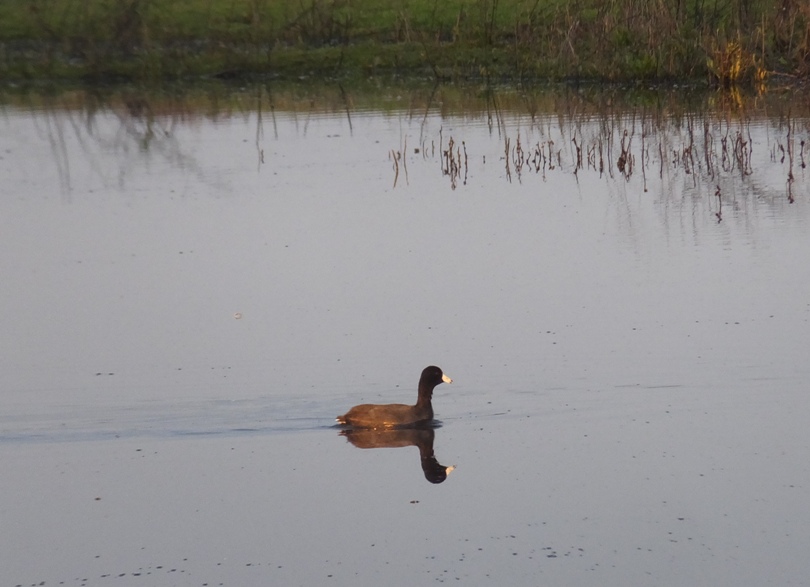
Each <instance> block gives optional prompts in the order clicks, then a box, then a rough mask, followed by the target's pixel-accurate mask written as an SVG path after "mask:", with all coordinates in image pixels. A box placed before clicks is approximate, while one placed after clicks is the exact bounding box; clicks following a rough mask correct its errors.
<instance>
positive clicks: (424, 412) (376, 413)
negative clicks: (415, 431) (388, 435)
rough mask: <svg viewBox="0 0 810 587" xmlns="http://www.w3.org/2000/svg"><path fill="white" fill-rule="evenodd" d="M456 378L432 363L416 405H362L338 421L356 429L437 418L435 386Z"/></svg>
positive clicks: (401, 425) (407, 424) (421, 380)
mask: <svg viewBox="0 0 810 587" xmlns="http://www.w3.org/2000/svg"><path fill="white" fill-rule="evenodd" d="M452 382H453V380H452V379H450V378H449V377H448V376H447V375H445V374H444V373H443V372H442V370H441V369H439V368H438V367H436V366H433V365H431V366H430V367H425V369H424V370H423V371H422V376H421V377H420V378H419V396H418V397H417V399H416V405H413V406H409V405H406V404H361V405H359V406H354V407H353V408H352V409H351V410H349V411H348V412H346V413H345V414H343V415H342V416H338V417H337V418H336V419H337V422H338V424H345V425H348V426H353V427H355V428H408V427H413V426H419V425H422V424H425V423H427V422H430V421H431V420H433V404H432V403H431V399H432V398H433V389H434V388H435V387H436V386H437V385H439V384H440V383H452Z"/></svg>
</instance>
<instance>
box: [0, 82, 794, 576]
mask: <svg viewBox="0 0 810 587" xmlns="http://www.w3.org/2000/svg"><path fill="white" fill-rule="evenodd" d="M330 91H331V92H332V94H330V96H331V98H328V99H324V98H323V96H322V95H318V94H317V93H316V94H311V93H308V92H307V91H306V89H300V88H294V89H292V90H288V91H286V92H281V91H277V92H275V93H273V92H270V91H268V89H267V88H249V89H246V90H240V91H234V92H232V93H228V94H227V95H225V96H222V95H220V94H217V95H207V94H206V93H205V92H201V94H202V96H201V95H199V94H194V95H192V96H176V95H169V94H161V95H158V96H153V95H142V94H140V93H138V92H135V91H134V90H130V91H129V92H126V91H124V92H121V93H112V94H110V95H105V96H103V97H102V98H99V97H98V95H97V94H95V93H92V92H89V93H87V94H84V93H82V92H73V93H66V94H64V95H61V96H56V97H54V96H49V97H41V96H32V95H26V96H24V97H23V98H19V97H18V98H14V99H11V98H8V97H6V98H5V99H4V106H3V108H2V113H1V114H0V270H2V275H3V286H2V288H0V315H2V332H3V334H2V336H1V337H0V345H1V346H0V465H2V470H3V474H2V475H1V476H0V519H1V520H2V527H3V532H2V533H0V569H2V570H0V579H2V584H3V585H12V586H15V585H35V584H36V585H39V584H45V585H99V586H103V585H116V586H121V585H257V584H269V585H380V584H385V585H393V586H398V585H401V586H410V585H427V584H434V583H461V584H467V585H490V584H491V585H539V584H543V585H582V586H591V585H592V586H600V587H605V586H617V587H618V586H627V585H679V586H680V585H683V586H695V585H707V586H708V585H712V586H723V585H728V586H738V585H780V586H783V585H808V584H810V580H809V579H808V577H810V561H809V560H808V557H807V551H808V548H810V530H809V528H810V509H808V507H807V504H808V500H810V464H809V463H810V458H808V457H810V426H808V422H810V393H808V391H810V390H809V389H808V382H810V363H809V362H808V349H810V293H808V292H810V264H808V259H809V258H810V212H809V211H808V210H809V209H810V171H808V169H807V168H806V165H805V161H808V160H810V146H809V145H810V116H808V113H807V112H808V110H810V109H808V107H807V104H806V99H804V102H802V100H800V99H799V98H797V97H796V96H790V95H776V96H766V97H759V98H751V99H742V98H739V96H731V97H729V96H724V95H721V94H708V95H700V96H699V97H697V98H693V97H691V98H690V96H692V94H690V93H688V92H686V93H685V92H679V93H678V92H661V93H652V94H651V96H650V95H648V96H646V97H645V98H644V99H643V100H642V99H638V98H633V97H629V98H628V97H626V96H625V97H622V96H617V95H616V94H615V92H614V93H611V92H612V90H609V89H607V90H604V91H601V92H600V91H597V90H590V91H588V92H577V91H572V90H564V89H559V90H554V91H550V92H544V93H539V94H528V93H521V92H517V91H512V90H506V89H504V90H499V91H491V90H489V91H487V90H482V89H480V88H462V89H460V90H459V89H452V88H444V89H441V88H440V89H438V90H432V89H431V90H420V91H414V92H409V91H408V90H407V89H403V88H401V87H397V88H391V89H387V88H383V89H381V90H378V91H377V92H376V93H374V97H373V99H371V98H366V97H364V96H363V95H355V94H353V93H352V92H351V91H348V92H347V91H344V90H343V89H342V88H340V89H339V90H338V89H334V88H333V89H331V90H330ZM451 139H452V144H453V147H452V151H451V150H450V149H449V145H450V141H451ZM577 149H579V152H578V150H577ZM429 364H437V365H439V366H441V367H442V368H443V369H444V370H445V372H446V373H448V374H449V375H450V376H451V377H452V378H453V379H454V383H453V384H452V385H441V386H440V387H438V388H437V389H436V393H435V395H434V401H433V405H434V409H435V411H436V415H437V418H438V419H440V420H441V422H442V426H441V427H439V428H438V429H436V430H435V431H433V432H431V433H426V434H415V435H413V436H409V435H408V434H406V435H404V436H400V437H390V436H385V435H382V436H381V437H380V438H369V437H365V438H354V439H352V440H353V442H354V444H353V442H349V441H348V439H347V438H346V437H344V436H341V435H340V434H339V432H340V430H339V429H337V428H335V427H334V426H333V423H334V417H335V416H336V415H338V414H342V413H344V412H345V411H346V410H347V409H348V408H349V407H350V406H352V405H354V404H359V403H365V402H375V403H388V402H411V401H414V400H415V395H416V391H415V390H416V384H417V380H418V377H419V373H420V372H421V370H422V368H423V367H425V366H427V365H429ZM375 443H377V444H383V445H385V444H386V443H387V444H388V445H389V446H398V447H391V448H366V447H368V446H369V445H371V444H375ZM355 444H356V445H357V446H355ZM431 451H432V452H433V453H435V462H437V463H441V465H442V467H445V466H451V465H453V466H455V467H456V469H455V470H454V471H452V473H451V474H450V475H449V476H448V477H447V479H446V480H444V481H443V482H441V483H436V482H429V479H428V478H426V477H430V475H429V474H428V471H427V469H426V470H423V466H425V462H426V459H429V457H430V456H431V454H432V452H431ZM431 462H432V461H431ZM433 481H437V479H435V478H434V479H433Z"/></svg>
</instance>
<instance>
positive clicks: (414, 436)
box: [340, 428, 455, 483]
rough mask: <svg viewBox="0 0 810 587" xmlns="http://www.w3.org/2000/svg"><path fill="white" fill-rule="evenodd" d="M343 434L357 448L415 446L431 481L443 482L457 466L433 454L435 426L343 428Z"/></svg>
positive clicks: (426, 475)
mask: <svg viewBox="0 0 810 587" xmlns="http://www.w3.org/2000/svg"><path fill="white" fill-rule="evenodd" d="M340 435H341V436H345V437H346V439H347V440H348V441H349V442H351V443H352V444H353V445H354V446H356V447H357V448H402V447H406V446H415V447H417V448H418V449H419V460H420V461H421V463H422V472H423V473H424V474H425V479H427V480H428V481H430V482H431V483H443V482H444V481H445V479H447V476H448V475H450V473H451V472H452V471H453V469H455V466H450V467H445V466H444V465H441V464H439V461H437V460H436V456H435V455H434V454H433V441H434V440H435V438H436V432H435V430H434V429H433V428H408V429H398V430H396V429H395V430H391V429H380V430H341V432H340Z"/></svg>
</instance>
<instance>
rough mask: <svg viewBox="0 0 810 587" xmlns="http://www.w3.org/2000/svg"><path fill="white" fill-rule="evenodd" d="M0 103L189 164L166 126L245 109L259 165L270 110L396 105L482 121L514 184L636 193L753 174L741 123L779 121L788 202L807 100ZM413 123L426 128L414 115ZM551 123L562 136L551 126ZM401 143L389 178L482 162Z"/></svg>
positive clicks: (62, 159) (570, 91)
mask: <svg viewBox="0 0 810 587" xmlns="http://www.w3.org/2000/svg"><path fill="white" fill-rule="evenodd" d="M0 103H6V104H11V105H16V106H22V107H24V108H31V109H34V110H41V111H43V112H45V113H55V112H60V111H61V112H63V113H65V114H66V115H68V116H69V117H71V118H74V119H76V120H77V121H79V122H77V123H75V124H71V125H69V126H70V128H72V129H79V130H81V129H93V128H95V127H96V124H94V122H93V119H94V117H95V116H98V115H105V114H109V113H114V115H115V117H117V118H118V119H119V120H120V123H121V129H122V130H124V131H125V132H123V133H119V134H118V135H116V136H117V137H118V138H119V140H127V141H134V142H136V143H137V147H138V148H139V149H140V150H145V151H150V152H154V153H157V154H160V155H162V156H164V157H165V158H166V159H167V160H169V161H172V160H174V161H181V162H182V165H183V166H184V167H185V168H187V169H192V170H195V172H197V173H203V170H201V169H198V168H197V166H196V164H195V163H194V161H192V160H186V159H184V155H183V154H182V146H181V145H178V144H177V143H176V141H175V139H174V133H173V132H172V129H173V128H174V127H176V126H178V125H183V124H186V123H189V122H191V121H194V120H197V119H200V118H209V119H213V120H216V119H227V118H229V117H232V116H239V117H244V116H245V114H246V113H248V112H253V113H256V125H257V128H256V150H257V155H256V156H257V162H258V165H259V167H261V166H263V165H265V164H266V163H265V161H264V158H263V151H264V149H263V145H262V141H263V140H265V137H272V138H273V139H277V133H276V130H275V129H276V125H277V123H278V121H277V117H278V116H280V115H283V116H293V117H298V116H304V117H306V116H310V115H311V114H313V113H323V112H331V113H334V114H339V115H341V116H351V113H352V112H353V111H355V110H362V111H377V112H380V113H386V114H388V115H391V114H394V115H397V114H399V115H404V116H408V117H416V118H417V120H418V119H422V120H424V121H427V120H428V118H431V119H434V120H435V118H436V117H445V116H452V117H461V118H463V119H466V120H471V121H474V120H478V121H483V122H484V123H485V124H486V125H487V126H488V128H489V130H490V132H491V133H493V134H494V135H497V136H500V137H502V138H501V140H502V142H503V148H502V151H501V160H502V162H503V165H504V170H505V177H506V179H507V180H510V179H517V180H518V181H520V180H521V179H522V178H523V177H525V176H526V175H529V174H535V175H539V176H540V177H541V178H545V175H546V173H552V172H570V173H573V174H575V175H577V176H578V174H580V173H596V174H598V175H599V176H600V177H601V176H605V175H606V176H608V177H610V178H623V179H624V180H626V181H629V180H630V179H631V178H632V177H634V176H637V175H640V176H641V177H642V180H643V182H644V189H645V190H646V189H647V180H648V179H649V178H650V177H653V176H656V175H657V176H658V177H659V178H660V177H663V176H664V173H665V171H666V170H671V169H677V170H679V171H681V172H683V174H684V176H686V177H687V178H691V181H692V183H693V185H696V184H697V178H698V177H701V178H707V179H708V180H709V181H711V182H712V183H716V180H717V179H718V178H722V177H730V176H732V175H735V176H738V177H740V178H743V179H745V178H746V177H749V176H751V175H753V174H754V173H755V171H756V170H755V169H754V166H753V162H752V153H753V143H752V140H751V132H750V130H751V124H752V122H754V123H756V121H759V120H763V119H768V120H770V121H779V122H778V124H777V128H776V129H775V130H776V132H775V133H772V135H771V138H770V139H769V142H768V147H767V148H769V149H770V151H771V152H770V160H771V162H772V163H773V164H775V165H776V164H779V165H784V166H786V168H787V170H786V172H785V173H786V175H785V177H786V184H785V190H786V192H787V197H788V199H789V201H793V200H795V198H796V185H797V181H798V180H801V179H803V177H802V176H799V178H798V179H797V177H796V173H797V172H798V171H800V170H804V169H806V159H807V158H808V157H809V156H810V146H808V145H810V98H808V96H807V94H806V93H802V92H797V93H795V94H791V93H775V92H771V93H766V94H763V95H760V94H753V93H752V94H746V93H743V92H741V91H739V90H738V89H736V88H731V89H730V90H728V91H716V92H698V91H694V89H693V88H688V89H686V90H678V89H673V90H670V91H667V92H664V91H658V90H656V91H650V90H645V89H638V88H629V89H628V88H625V89H622V88H619V87H609V88H607V89H606V88H604V87H597V86H591V87H588V86H585V87H577V88H570V87H567V86H556V87H546V88H545V89H538V90H534V91H530V90H499V89H496V88H493V87H491V86H476V85H438V86H437V85H433V84H425V83H422V84H416V85H408V84H404V83H400V84H396V85H391V86H388V85H378V84H377V83H368V84H356V85H351V86H340V85H336V84H332V85H323V84H312V85H302V84H283V83H273V84H256V85H253V86H251V87H249V88H246V89H245V88H242V87H239V88H234V87H233V86H230V85H228V84H227V83H224V82H208V83H205V84H196V85H188V86H178V87H175V88H170V89H161V90H155V91H148V90H140V89H133V88H131V87H128V88H120V89H116V88H107V89H102V90H93V91H85V90H75V89H64V90H62V91H61V92H59V91H54V92H48V93H35V92H33V91H30V90H26V89H18V90H16V92H15V93H8V92H7V93H5V94H3V93H0ZM515 117H517V118H519V119H521V120H522V121H521V122H520V127H521V128H524V130H523V131H522V132H517V133H516V132H515V131H514V130H513V125H512V124H507V120H508V119H511V120H514V119H515ZM53 120H54V121H56V120H57V119H56V118H54V119H53ZM266 125H272V127H273V132H272V133H270V132H267V133H265V130H264V127H265V126H266ZM422 127H423V129H425V128H429V127H427V126H425V125H424V122H423V125H422ZM49 128H50V127H49ZM54 128H56V130H57V131H58V133H56V134H54V137H55V138H56V139H57V140H54V157H55V158H56V160H57V162H58V163H59V165H60V166H61V167H60V168H63V173H62V176H63V179H64V181H65V184H66V185H68V186H69V155H68V153H67V152H65V151H64V148H62V147H59V145H62V144H63V142H64V141H63V140H62V139H61V138H60V137H61V135H60V134H59V133H61V132H63V130H64V129H62V127H58V128H57V127H54ZM555 129H556V130H559V131H560V133H561V136H557V134H555ZM584 129H585V130H584ZM594 129H596V131H595V130H594ZM586 130H587V132H586ZM527 131H530V132H527ZM88 132H90V131H89V130H88ZM91 134H92V133H91ZM98 140H99V137H95V138H94V137H93V136H89V135H88V136H86V137H81V138H80V140H79V143H80V144H81V145H83V147H88V148H90V147H91V146H92V145H93V143H94V141H98ZM408 144H409V140H408V137H407V136H405V137H403V142H402V143H401V144H400V145H398V146H397V147H396V148H394V149H391V150H390V151H389V152H388V153H387V155H388V157H389V160H390V162H391V165H392V170H393V173H394V177H393V180H394V184H395V185H394V187H398V186H403V185H407V183H408V177H407V174H408V169H407V165H408V163H409V161H408V159H409V158H410V159H413V158H416V159H421V160H423V161H436V162H437V163H438V164H439V166H440V168H441V172H442V174H443V175H444V176H445V177H447V178H448V179H449V180H450V183H451V187H453V188H456V187H457V186H458V185H465V184H466V180H467V177H468V173H469V172H470V167H471V163H470V162H473V165H478V164H479V163H478V162H479V161H481V159H480V157H479V156H478V154H476V153H474V152H472V151H470V152H468V150H469V145H468V142H467V141H465V140H464V137H463V136H461V135H459V134H458V130H456V132H455V136H450V137H448V136H446V135H444V134H443V131H442V130H440V131H439V133H438V135H437V136H431V135H430V134H429V133H428V132H427V131H425V130H423V131H422V132H421V133H420V136H419V137H418V138H417V141H416V143H415V145H414V146H411V147H410V148H409V146H408ZM106 147H107V148H108V147H113V148H115V145H106ZM491 163H492V162H491ZM482 164H486V160H484V161H483V163H482ZM473 171H475V170H474V169H473ZM799 185H801V184H799ZM67 191H69V188H68V189H67Z"/></svg>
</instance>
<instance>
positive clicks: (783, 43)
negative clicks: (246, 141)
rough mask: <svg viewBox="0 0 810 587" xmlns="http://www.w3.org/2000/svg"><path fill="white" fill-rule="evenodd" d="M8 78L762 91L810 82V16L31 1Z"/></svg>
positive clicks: (632, 9)
mask: <svg viewBox="0 0 810 587" xmlns="http://www.w3.org/2000/svg"><path fill="white" fill-rule="evenodd" d="M0 39H2V40H4V41H10V43H7V45H6V50H5V52H4V57H3V59H2V60H1V61H0V70H5V72H6V74H7V75H9V74H10V75H14V76H18V77H26V76H34V75H42V74H50V75H57V76H62V75H68V76H71V75H80V76H83V75H91V76H124V77H127V78H140V79H144V78H152V79H154V78H163V77H177V76H184V75H194V74H202V73H206V74H221V75H240V74H242V73H246V72H253V73H271V74H274V75H285V76H288V77H291V78H298V77H299V76H301V75H308V74H309V73H310V72H312V73H317V74H324V73H338V74H345V73H347V72H349V73H354V74H360V75H363V76H365V75H367V74H369V73H375V72H380V71H387V72H414V71H418V72H425V73H427V74H428V75H431V76H434V77H435V78H438V79H442V78H445V77H470V76H472V77H482V78H488V77H498V76H501V75H508V76H509V77H512V78H532V77H536V76H540V77H548V76H550V77H554V78H571V77H575V78H599V79H614V80H616V79H624V80H628V79H636V80H638V79H652V78H657V79H661V78H673V77H675V78H694V77H704V78H705V77H710V78H712V79H714V80H716V81H718V82H720V83H724V84H734V83H737V82H740V81H743V80H749V81H761V80H762V79H763V75H764V72H766V71H771V70H780V71H789V72H791V73H795V74H799V75H806V74H808V73H810V7H808V4H807V2H803V1H799V0H786V1H784V2H777V3H775V2H770V1H766V0H729V1H728V2H724V3H718V2H714V3H706V2H697V1H686V2H678V3H672V2H665V1H664V0H653V1H649V0H623V1H619V0H609V1H607V2H604V1H602V0H585V1H584V2H578V3H570V2H562V1H561V0H444V1H442V2H438V1H437V0H398V1H397V2H395V3H391V2H389V1H387V0H352V1H351V2H349V1H348V0H302V1H300V2H271V1H269V0H175V1H173V2H157V1H154V0H85V1H83V2H64V1H62V0H21V1H17V2H4V3H0Z"/></svg>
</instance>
